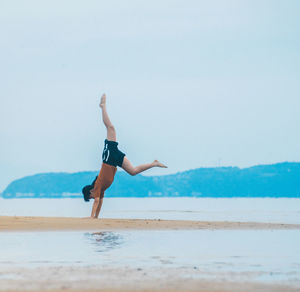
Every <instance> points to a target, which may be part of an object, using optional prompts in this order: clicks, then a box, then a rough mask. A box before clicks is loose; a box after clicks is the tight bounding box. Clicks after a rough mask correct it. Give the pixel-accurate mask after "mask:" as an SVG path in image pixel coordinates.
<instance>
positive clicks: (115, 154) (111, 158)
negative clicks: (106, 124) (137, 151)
mask: <svg viewBox="0 0 300 292" xmlns="http://www.w3.org/2000/svg"><path fill="white" fill-rule="evenodd" d="M118 144H119V143H118V142H115V141H109V140H107V139H105V141H104V149H103V153H102V161H103V162H104V163H106V164H109V165H113V166H120V167H122V164H123V160H124V157H125V153H123V152H122V151H120V150H119V149H118Z"/></svg>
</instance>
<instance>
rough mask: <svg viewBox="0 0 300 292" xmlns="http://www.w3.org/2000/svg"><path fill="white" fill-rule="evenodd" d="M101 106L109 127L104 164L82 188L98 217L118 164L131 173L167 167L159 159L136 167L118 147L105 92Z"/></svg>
mask: <svg viewBox="0 0 300 292" xmlns="http://www.w3.org/2000/svg"><path fill="white" fill-rule="evenodd" d="M100 108H101V109H102V120H103V123H104V125H105V127H106V129H107V138H106V139H105V141H104V150H103V154H102V166H101V170H100V173H99V175H98V176H97V177H96V179H95V180H94V181H93V183H92V184H91V185H87V186H85V187H84V188H83V189H82V193H83V197H84V200H85V201H87V202H88V201H89V200H90V199H94V204H93V207H92V213H91V218H98V216H99V213H100V210H101V206H102V203H103V198H104V192H105V190H106V189H108V188H109V187H110V186H111V184H112V182H113V180H114V177H115V174H116V171H117V166H119V167H122V168H123V169H124V170H125V171H126V172H128V173H129V174H130V175H136V174H138V173H141V172H143V171H145V170H147V169H149V168H152V167H163V168H167V166H165V165H164V164H162V163H161V162H159V161H158V160H154V161H153V162H152V163H146V164H141V165H138V166H135V167H134V166H133V165H132V164H131V162H130V161H129V160H128V158H127V157H126V155H125V153H123V152H121V151H120V150H119V149H118V142H117V138H116V130H115V128H114V126H113V124H112V123H111V121H110V119H109V117H108V114H107V111H106V95H105V94H103V95H102V97H101V102H100Z"/></svg>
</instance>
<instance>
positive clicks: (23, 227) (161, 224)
mask: <svg viewBox="0 0 300 292" xmlns="http://www.w3.org/2000/svg"><path fill="white" fill-rule="evenodd" d="M99 229H100V230H201V229H204V230H226V229H233V230H291V229H300V224H283V223H263V222H232V221H190V220H161V219H106V218H100V219H87V218H72V217H29V216H0V232H1V231H59V230H64V231H67V230H69V231H76V230H77V231H80V230H82V231H84V230H99Z"/></svg>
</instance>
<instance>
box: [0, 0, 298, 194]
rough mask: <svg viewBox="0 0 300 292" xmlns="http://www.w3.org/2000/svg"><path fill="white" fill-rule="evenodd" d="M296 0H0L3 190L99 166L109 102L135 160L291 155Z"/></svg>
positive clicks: (206, 162) (196, 163)
mask: <svg viewBox="0 0 300 292" xmlns="http://www.w3.org/2000/svg"><path fill="white" fill-rule="evenodd" d="M299 13H300V2H299V1H296V0H295V1H289V0H287V1H274V0H272V1H263V0H262V1H253V0H251V1H225V0H223V1H221V0H220V1H187V0H185V1H174V0H172V1H153V0H152V1H147V2H146V1H53V0H52V1H30V0H28V1H0V52H1V54H0V63H1V66H0V80H1V86H0V94H1V101H0V135H1V148H0V149H1V152H0V174H1V175H0V191H1V190H3V189H4V188H5V187H6V186H7V184H8V183H9V182H11V181H12V180H13V179H16V178H19V177H22V176H25V175H30V174H34V173H37V172H49V171H68V172H74V171H81V170H97V169H99V167H100V164H101V152H102V147H103V140H104V138H105V129H104V127H103V126H102V124H101V120H100V111H99V108H98V103H99V102H98V101H99V97H100V94H101V93H102V92H106V93H107V96H108V110H109V112H110V114H111V118H112V121H113V122H114V124H115V126H116V128H117V131H118V140H119V142H120V149H121V150H122V151H124V152H125V153H126V154H127V156H128V158H129V159H130V160H132V162H133V163H134V164H137V163H143V162H146V161H152V160H153V159H155V158H157V159H160V160H161V161H162V162H164V163H166V164H168V165H169V169H168V170H161V169H159V170H158V169H156V170H150V171H148V172H147V175H152V174H164V173H174V172H177V171H183V170H186V169H190V168H197V167H202V166H216V165H219V164H220V165H224V166H227V165H234V166H240V167H246V166H250V165H254V164H261V163H275V162H279V161H300V151H299V144H300V131H299V125H300V115H299V112H300V110H299V108H300V82H299V80H300V18H299Z"/></svg>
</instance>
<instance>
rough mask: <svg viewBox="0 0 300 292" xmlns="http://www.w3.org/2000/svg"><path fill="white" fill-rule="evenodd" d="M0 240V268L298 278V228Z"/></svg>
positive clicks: (5, 235)
mask: <svg viewBox="0 0 300 292" xmlns="http://www.w3.org/2000/svg"><path fill="white" fill-rule="evenodd" d="M0 242H1V253H0V268H1V270H3V269H5V268H9V267H25V268H35V267H41V266H49V267H51V266H72V267H76V266H78V267H81V266H99V267H100V266H101V267H110V268H111V267H116V268H118V267H130V268H136V269H147V268H155V267H162V266H163V267H170V268H178V269H179V270H180V269H181V268H185V269H190V270H198V271H199V272H201V273H200V274H199V277H209V275H216V274H220V273H225V274H228V273H229V274H230V273H237V272H238V273H256V278H257V280H260V281H280V282H282V281H283V282H288V281H290V280H293V281H296V282H298V283H299V282H300V249H299V246H300V231H299V230H276V231H263V230H260V231H254V230H218V231H211V230H196V231H195V230H193V231H188V230H178V231H157V230H156V231H153V230H152V231H120V232H110V231H105V232H97V231H95V232H2V233H0ZM2 276H5V275H2Z"/></svg>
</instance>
